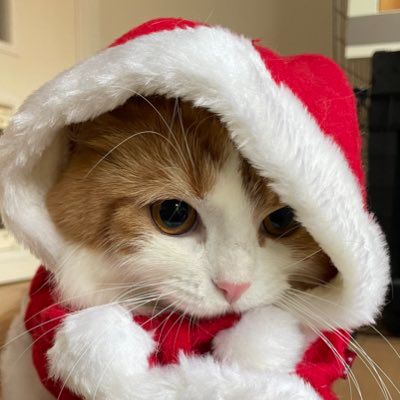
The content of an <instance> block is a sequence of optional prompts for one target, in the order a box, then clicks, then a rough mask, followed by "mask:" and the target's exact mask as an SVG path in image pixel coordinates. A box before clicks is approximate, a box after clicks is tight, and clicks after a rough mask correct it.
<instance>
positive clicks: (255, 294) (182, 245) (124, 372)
mask: <svg viewBox="0 0 400 400" xmlns="http://www.w3.org/2000/svg"><path fill="white" fill-rule="evenodd" d="M65 135H66V138H67V140H69V141H70V146H69V149H70V153H69V155H68V159H67V161H66V163H65V166H64V169H63V172H62V173H61V174H60V176H59V178H58V180H57V182H56V184H55V185H54V186H53V188H52V189H51V190H50V191H49V193H48V195H47V201H46V203H47V208H48V211H49V213H50V216H51V218H52V220H53V222H54V224H55V225H56V227H57V229H58V231H59V232H60V234H61V235H62V236H63V238H64V239H65V240H66V242H67V243H68V246H69V250H68V251H66V252H65V256H64V258H63V259H62V262H60V263H59V265H58V266H57V268H56V269H55V270H54V276H55V280H56V285H57V289H58V293H59V298H60V301H61V302H63V304H66V305H70V306H73V307H74V308H75V309H78V310H80V311H78V312H75V313H73V314H71V315H70V316H68V317H67V318H66V320H65V322H64V323H63V325H62V328H61V329H60V330H59V331H58V333H57V335H56V341H55V344H54V346H53V348H52V349H51V350H50V351H49V353H48V358H49V365H50V374H51V376H53V377H54V378H60V379H61V380H62V381H63V382H64V383H65V386H66V387H68V388H69V389H70V390H71V391H73V392H75V393H77V394H79V395H80V396H82V398H85V399H94V398H96V399H110V400H111V399H112V400H117V399H118V400H123V399H152V400H154V399H163V400H166V399H171V400H172V399H279V400H282V399H307V400H311V399H317V398H318V396H317V394H316V393H315V392H314V390H313V389H312V388H311V387H310V386H309V385H308V384H306V383H305V382H303V381H302V380H301V379H300V378H298V377H296V375H294V374H293V375H290V374H291V373H292V372H294V369H295V366H296V364H297V363H298V362H299V361H300V359H301V357H302V355H303V352H304V349H305V348H306V346H307V344H308V343H309V339H310V337H309V336H310V334H309V333H307V330H306V329H304V326H301V324H300V322H299V321H298V320H297V318H296V317H295V316H293V315H291V314H290V313H289V312H288V311H287V309H288V304H290V302H291V301H294V300H295V298H296V297H295V296H296V293H297V292H298V291H302V290H305V289H306V288H309V287H315V286H318V285H323V284H324V283H325V282H327V281H328V280H329V279H330V278H331V277H332V276H333V275H334V274H335V270H334V269H333V268H332V267H331V264H330V261H329V258H328V257H327V256H326V255H325V254H324V252H322V250H321V249H320V248H319V246H318V245H317V243H316V242H315V241H314V240H313V239H312V237H311V236H310V235H309V234H308V232H307V231H306V230H305V229H304V228H303V227H302V226H300V225H299V224H298V223H297V222H296V221H295V217H294V216H293V214H291V210H290V209H288V207H286V206H285V204H282V203H281V201H280V199H279V198H278V196H277V195H276V194H275V193H274V191H273V190H272V189H270V188H269V187H268V185H266V183H267V182H266V180H265V178H261V177H260V176H259V175H258V174H257V171H256V170H255V169H254V168H253V167H252V166H250V164H249V163H248V162H247V161H246V160H245V159H244V158H243V157H242V156H241V155H240V154H239V152H238V150H237V149H236V148H235V146H234V145H233V144H232V142H231V141H230V139H229V135H228V133H227V131H226V128H225V127H224V125H223V124H222V123H221V122H220V121H219V119H218V118H217V117H216V116H215V115H213V114H211V113H210V112H208V111H206V110H204V109H201V108H194V107H192V106H191V105H190V104H189V103H185V102H182V101H180V100H178V99H169V100H167V99H165V98H163V97H150V98H142V97H133V98H131V99H130V100H128V102H127V103H126V104H125V105H123V106H121V107H119V108H117V109H116V110H114V111H112V112H110V113H106V114H104V115H102V116H100V117H98V118H96V119H94V120H93V121H89V122H85V123H81V124H76V125H71V126H69V128H68V129H67V130H66V132H65ZM173 199H175V200H179V202H182V203H176V204H178V205H179V204H184V205H185V207H186V208H185V209H184V210H183V212H184V213H183V214H184V215H183V216H181V217H180V218H181V219H180V220H179V218H178V219H177V220H176V221H175V224H174V225H173V226H172V225H171V226H170V225H165V221H164V220H163V218H162V217H163V214H162V211H160V208H162V207H164V208H165V207H166V208H165V209H164V214H165V212H166V213H167V214H168V207H169V206H168V203H164V202H165V201H170V200H173ZM163 204H164V205H163ZM165 204H167V205H166V206H165ZM282 210H283V211H282ZM185 213H186V214H185ZM282 213H283V214H282ZM164 216H165V215H164ZM167 222H168V221H167ZM162 310H165V311H168V312H170V311H177V312H180V313H186V314H187V315H189V316H191V317H193V318H196V317H211V316H218V315H221V314H224V313H226V312H240V313H243V317H242V319H241V320H240V322H238V323H237V325H235V326H234V327H233V328H231V329H228V330H225V331H223V332H221V333H220V334H218V335H217V337H216V338H215V340H214V350H213V354H212V355H210V356H207V357H204V358H197V359H196V358H190V357H184V356H183V355H182V357H181V360H180V363H179V365H174V366H169V367H157V368H152V369H151V370H149V369H148V362H147V359H148V357H149V355H150V354H151V353H152V352H153V351H154V346H155V344H154V342H153V340H152V337H151V335H150V334H149V333H147V332H146V331H144V330H143V329H142V328H141V327H140V326H139V325H135V323H134V322H133V321H132V318H131V316H130V315H131V313H151V312H153V313H154V312H155V311H157V312H161V311H162ZM23 314H24V307H23V308H22V310H21V315H20V316H19V317H17V319H16V320H15V321H14V323H13V326H12V328H11V330H10V333H9V341H10V344H9V345H8V346H7V348H6V351H5V354H4V355H3V360H2V361H3V362H2V363H3V371H2V375H3V396H4V397H3V398H4V400H39V399H40V400H46V399H51V398H52V396H50V395H49V394H48V393H47V392H46V391H45V389H44V388H42V386H41V384H40V382H39V381H38V379H37V377H36V375H35V374H36V371H35V369H34V367H33V365H32V362H31V359H30V351H29V347H30V346H31V344H32V343H31V339H30V337H29V335H28V334H27V332H26V331H25V328H24V326H23V322H22V321H23ZM132 332H133V333H132ZM98 348H101V349H102V351H101V352H99V351H97V349H98Z"/></svg>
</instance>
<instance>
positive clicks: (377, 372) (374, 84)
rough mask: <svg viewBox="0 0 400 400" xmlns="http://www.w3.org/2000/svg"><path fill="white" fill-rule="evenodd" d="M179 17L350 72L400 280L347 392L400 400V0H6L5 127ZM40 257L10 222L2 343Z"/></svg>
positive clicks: (0, 30)
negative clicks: (92, 66)
mask: <svg viewBox="0 0 400 400" xmlns="http://www.w3.org/2000/svg"><path fill="white" fill-rule="evenodd" d="M172 16H174V17H184V18H188V19H195V20H199V21H203V22H208V23H209V24H220V25H224V26H227V27H229V28H231V29H232V30H234V31H236V32H239V33H242V34H244V35H246V36H249V37H252V38H258V39H260V40H261V41H262V43H263V45H265V46H267V47H269V48H272V49H274V50H276V51H278V52H280V53H281V54H295V53H321V54H324V55H326V56H328V57H331V58H333V59H334V60H335V61H336V62H338V63H339V64H340V65H341V67H342V68H343V69H344V70H345V72H346V74H347V76H348V78H349V80H350V82H351V84H352V85H353V87H354V92H355V94H356V96H357V104H358V111H359V121H360V127H361V131H362V134H363V136H364V149H363V151H364V162H365V165H366V167H367V171H368V175H367V179H368V187H369V201H370V205H371V208H372V209H373V211H374V212H375V213H376V215H377V218H378V219H379V221H380V222H381V224H382V226H383V229H384V231H385V234H386V235H387V237H388V241H389V246H390V250H391V255H392V276H393V286H392V290H391V293H390V295H389V297H388V305H387V307H386V308H385V312H384V316H383V319H382V321H381V322H380V323H379V325H378V326H377V328H366V329H364V330H362V331H361V332H359V333H358V335H357V336H356V337H355V340H357V343H358V344H359V345H360V346H361V347H362V348H363V349H364V351H365V352H366V354H367V355H364V357H359V358H358V361H357V362H356V364H355V367H354V377H351V378H352V379H349V380H348V381H346V382H342V383H340V384H339V385H338V387H337V392H338V393H339V395H340V398H342V399H351V398H353V399H367V400H375V399H400V391H399V389H398V387H400V356H399V352H400V340H399V339H396V336H400V207H397V205H400V156H399V154H400V144H399V139H398V138H399V135H400V0H246V1H243V0H201V1H194V0H168V1H166V0H112V1H111V0H0V134H1V130H2V129H4V127H5V126H6V125H7V121H8V119H9V117H10V115H11V114H12V113H13V111H14V110H15V109H16V108H17V107H18V106H19V105H20V104H21V102H22V101H23V99H24V98H25V97H26V96H27V95H28V94H29V93H31V92H32V91H33V90H35V89H36V88H37V87H38V86H40V85H41V84H42V83H44V82H45V81H47V80H49V79H50V78H52V77H53V76H54V75H56V74H57V73H58V72H60V71H62V70H64V69H65V68H68V67H70V66H72V65H73V64H75V63H76V62H78V61H79V60H82V59H84V58H85V57H87V56H90V55H91V54H93V53H94V52H96V51H98V50H100V49H102V48H104V47H106V46H107V45H108V44H110V43H111V42H112V41H113V39H114V38H116V37H117V36H119V35H121V34H122V33H124V32H125V31H127V30H129V29H130V28H132V27H133V26H135V25H137V24H140V23H142V22H144V21H146V20H148V19H151V18H155V17H172ZM37 265H38V261H37V260H35V259H33V257H32V256H30V255H29V253H27V252H26V251H24V250H23V249H20V248H19V247H18V246H17V245H16V243H15V242H14V240H13V239H12V238H11V237H10V236H9V235H8V234H7V232H6V231H5V230H4V229H1V221H0V341H1V339H2V337H3V335H4V331H5V330H6V328H7V325H8V321H9V320H10V318H11V317H12V315H13V314H14V313H15V310H16V309H17V307H18V303H19V301H20V297H21V294H22V293H23V292H24V291H25V290H26V287H27V283H26V281H27V280H28V279H29V278H30V277H31V276H32V274H33V273H34V271H35V269H36V267H37ZM382 335H384V337H383V336H382ZM386 337H387V338H388V339H386ZM0 343H1V342H0ZM368 357H371V358H372V359H373V360H374V361H375V362H376V364H372V363H371V362H370V360H368ZM354 380H356V381H357V382H358V384H359V386H360V390H358V389H357V382H355V383H354V382H353V383H352V382H351V381H354ZM385 387H387V389H385ZM396 387H397V388H396ZM359 392H361V394H360V393H359Z"/></svg>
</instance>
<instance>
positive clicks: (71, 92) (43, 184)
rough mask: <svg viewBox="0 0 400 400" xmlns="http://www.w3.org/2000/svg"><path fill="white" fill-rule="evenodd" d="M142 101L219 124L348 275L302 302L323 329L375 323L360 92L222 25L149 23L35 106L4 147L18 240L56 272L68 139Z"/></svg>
mask: <svg viewBox="0 0 400 400" xmlns="http://www.w3.org/2000/svg"><path fill="white" fill-rule="evenodd" d="M135 94H140V95H144V96H148V95H153V94H158V95H163V96H167V97H180V98H182V99H184V100H186V101H190V102H192V103H193V104H194V106H198V107H205V108H207V109H208V110H210V111H211V112H213V113H215V114H217V115H219V116H220V118H221V121H222V122H223V123H225V124H226V126H227V128H228V130H229V132H230V135H231V138H232V140H233V141H234V143H235V144H236V145H237V147H238V149H239V150H240V152H241V153H242V154H243V156H244V157H246V158H247V159H248V160H249V161H250V162H251V163H252V164H253V166H254V167H255V168H257V169H258V170H259V172H260V174H261V175H263V176H265V177H267V178H268V179H269V181H270V182H272V183H271V186H272V188H273V189H274V190H275V191H276V192H277V193H278V195H279V196H280V198H281V199H282V201H283V202H284V203H286V204H288V205H290V206H291V207H292V208H293V209H294V210H295V212H296V217H297V219H298V220H299V222H301V223H302V224H303V225H304V226H305V227H306V228H307V230H308V231H309V232H310V234H311V235H312V236H313V237H314V238H315V239H316V240H317V242H318V243H319V245H320V246H321V247H322V249H323V251H324V252H325V253H326V254H328V256H329V257H330V258H331V260H332V262H333V264H334V265H335V267H336V268H337V270H338V275H337V276H336V278H335V279H334V280H333V281H332V282H330V285H329V286H326V287H319V288H316V289H312V290H311V292H310V293H309V294H307V295H304V296H306V297H305V298H304V299H305V301H309V299H310V297H309V296H310V295H312V296H313V297H312V298H313V308H314V310H315V313H316V314H317V313H318V314H317V315H319V317H320V328H329V329H332V328H336V327H341V328H345V329H352V328H356V327H358V326H360V325H362V324H367V323H371V322H373V321H374V318H375V316H376V315H377V313H378V311H379V309H380V308H381V306H382V304H383V301H384V296H385V292H386V287H387V285H388V282H389V261H388V255H387V251H386V244H385V240H384V238H383V236H382V233H381V230H380V228H379V226H378V225H377V224H376V222H375V221H374V218H373V216H372V215H371V214H370V213H369V212H368V210H367V208H366V202H365V186H364V179H363V172H362V167H361V159H360V148H361V142H360V134H359V131H358V126H357V118H356V110H355V102H354V97H353V94H352V89H351V87H350V86H349V85H348V83H347V81H346V79H345V77H344V75H343V73H342V71H341V70H340V69H339V68H338V67H337V66H336V65H335V64H334V63H333V62H332V61H330V60H328V59H326V58H324V57H322V56H317V55H299V56H291V57H281V56H279V55H277V54H275V53H273V52H272V51H270V50H268V49H266V48H263V47H261V46H260V45H259V44H258V43H257V42H253V41H251V40H249V39H247V38H245V37H243V36H239V35H236V34H234V33H232V32H231V31H229V30H227V29H224V28H221V27H219V26H213V27H211V26H206V25H202V24H198V23H195V22H190V21H185V20H182V19H159V20H154V21H150V22H147V23H145V24H144V25H142V26H140V27H138V28H135V29H133V30H131V31H130V32H128V33H127V34H126V35H124V36H122V37H121V38H120V39H118V40H117V41H116V42H115V43H114V44H113V45H112V46H111V47H110V48H108V49H105V50H103V51H101V52H99V53H97V54H96V55H94V56H93V57H91V58H89V59H87V60H86V61H83V62H82V63H80V64H78V65H76V66H74V67H73V68H71V69H69V70H67V71H65V72H63V73H62V74H60V75H59V76H57V77H56V78H54V79H53V80H51V81H50V82H48V83H47V84H45V85H44V86H43V87H41V88H40V89H39V90H37V91H36V92H35V93H33V94H32V95H31V96H30V97H29V98H28V99H27V100H26V101H25V103H24V104H23V105H22V107H21V108H20V110H19V111H18V112H17V114H16V115H15V116H14V118H13V119H12V120H11V123H10V125H9V127H8V128H7V130H6V132H5V134H4V136H3V137H2V138H1V141H0V200H1V212H2V215H3V219H4V222H5V224H6V226H7V228H8V229H9V230H11V231H12V232H13V233H14V235H15V236H16V237H17V239H18V240H19V241H20V242H22V243H23V244H24V245H25V246H27V247H28V248H29V249H31V251H32V252H33V253H34V254H35V255H36V256H37V257H39V258H40V259H41V260H42V261H43V262H44V263H45V265H46V266H48V268H50V269H51V268H55V267H56V266H57V265H58V263H59V260H60V255H61V254H62V253H63V252H64V250H65V246H66V243H65V241H64V239H63V238H62V237H61V236H60V234H59V233H58V232H57V230H56V228H55V226H54V224H53V223H52V221H51V219H50V217H49V214H48V211H47V209H46V206H45V196H46V193H47V191H48V190H49V188H50V187H51V186H52V185H53V184H54V182H55V180H56V179H57V175H58V173H59V171H60V169H61V168H62V166H63V161H64V154H65V153H66V151H67V145H66V143H65V139H64V135H61V132H62V130H63V128H64V127H65V126H66V125H68V124H71V123H77V122H82V121H85V120H88V119H91V118H95V117H97V116H98V115H100V114H102V113H105V112H107V111H109V110H112V109H114V108H115V107H117V106H119V105H121V104H123V103H124V102H125V101H126V100H127V99H128V98H129V97H131V96H133V95H135ZM317 318H318V317H317Z"/></svg>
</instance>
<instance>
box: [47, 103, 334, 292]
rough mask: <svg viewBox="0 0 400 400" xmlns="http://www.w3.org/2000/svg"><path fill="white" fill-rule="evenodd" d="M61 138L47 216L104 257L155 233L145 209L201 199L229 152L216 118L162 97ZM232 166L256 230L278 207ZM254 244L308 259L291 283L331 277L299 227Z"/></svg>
mask: <svg viewBox="0 0 400 400" xmlns="http://www.w3.org/2000/svg"><path fill="white" fill-rule="evenodd" d="M69 139H70V141H71V151H70V154H69V160H68V162H67V166H66V168H65V170H64V171H63V172H62V174H61V175H60V178H59V180H58V182H57V183H56V185H55V186H54V187H53V188H52V189H51V190H50V192H49V194H48V196H47V207H48V210H49V212H50V215H51V218H52V219H53V221H54V223H55V224H56V226H57V228H58V229H59V230H60V232H61V233H62V235H63V236H65V237H66V238H67V239H68V240H69V241H71V242H74V243H78V244H84V245H85V246H88V247H91V248H94V249H104V250H105V251H106V250H107V249H108V248H109V247H110V246H112V247H113V249H117V251H120V252H122V253H125V254H129V252H131V251H133V247H134V243H135V240H137V242H138V243H139V241H140V238H142V237H143V236H144V235H146V234H147V233H148V232H153V231H155V230H156V227H155V226H154V224H153V222H152V219H151V217H150V213H149V205H150V204H152V203H153V202H155V201H157V200H162V199H168V198H179V199H183V200H185V201H187V202H188V203H192V202H193V201H199V200H201V199H203V198H204V197H205V196H207V194H208V193H209V192H210V191H211V190H212V189H213V187H214V185H215V184H216V181H217V177H218V174H219V171H220V170H221V168H222V167H223V165H224V164H225V162H226V160H227V159H228V157H229V156H230V155H231V154H232V153H233V152H237V150H235V149H234V147H233V145H232V142H231V141H230V139H229V136H228V132H227V130H226V128H225V127H224V125H223V124H222V123H221V122H220V120H219V119H218V117H217V116H215V115H213V114H211V113H209V112H208V111H207V110H205V109H202V108H194V107H192V106H191V104H189V103H186V102H183V101H180V100H177V99H165V98H162V97H150V98H148V99H144V98H141V97H134V98H131V99H130V100H129V101H128V102H127V103H126V104H124V105H123V106H121V107H119V108H117V109H115V110H114V111H112V112H109V113H107V114H104V115H102V116H100V117H98V118H96V119H95V120H93V121H88V122H84V123H80V124H77V125H73V126H70V128H69ZM239 157H240V156H239ZM239 165H240V167H239V168H238V169H239V170H238V174H240V175H241V179H242V186H243V190H244V191H245V192H246V193H247V196H248V198H249V201H250V202H251V205H252V210H253V214H254V215H253V217H254V221H255V223H256V224H259V223H260V221H262V219H263V218H264V217H265V216H266V215H268V214H269V213H271V212H272V211H274V210H276V209H278V208H280V207H282V206H283V205H282V204H281V202H280V200H279V198H278V196H277V195H276V194H275V193H274V192H273V191H272V190H271V189H270V188H269V187H268V185H267V184H266V183H267V182H266V180H265V179H264V178H262V177H260V176H259V175H258V174H257V171H256V170H255V169H254V168H253V167H252V166H251V165H249V163H248V162H247V161H246V160H245V159H243V158H242V157H240V163H239ZM237 212H238V213H240V212H241V210H237ZM177 240H179V239H177ZM258 240H259V246H265V245H266V242H267V241H268V240H277V241H279V242H281V243H283V244H285V245H287V246H288V247H290V249H291V251H292V253H293V255H294V257H295V259H296V260H300V264H301V260H302V259H305V258H307V257H309V256H310V255H312V254H314V255H313V256H312V262H309V260H308V262H307V263H304V265H303V268H297V269H296V271H295V272H294V273H293V277H292V285H295V286H297V287H304V286H309V285H315V284H317V283H318V282H320V280H321V281H323V280H326V279H327V277H328V276H329V275H330V273H331V268H330V263H329V260H328V258H327V256H326V255H325V254H324V253H323V252H322V251H320V249H319V247H318V244H317V243H316V242H315V241H314V240H313V238H312V237H311V236H310V235H309V234H308V232H307V231H306V230H305V229H303V228H300V229H297V230H296V231H295V232H293V234H291V235H288V236H286V237H282V238H278V239H271V238H268V237H266V236H265V234H263V233H262V232H261V231H259V232H258ZM296 274H297V277H296Z"/></svg>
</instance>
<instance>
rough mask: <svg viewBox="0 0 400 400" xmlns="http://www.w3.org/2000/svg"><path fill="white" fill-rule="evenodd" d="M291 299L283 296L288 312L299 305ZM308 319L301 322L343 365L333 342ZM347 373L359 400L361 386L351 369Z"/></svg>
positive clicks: (342, 360) (343, 361) (343, 362)
mask: <svg viewBox="0 0 400 400" xmlns="http://www.w3.org/2000/svg"><path fill="white" fill-rule="evenodd" d="M291 300H292V299H288V298H285V302H283V306H284V309H287V310H288V311H289V312H290V311H292V310H293V308H298V307H299V306H298V305H297V304H296V303H293V302H292V301H291ZM301 312H303V313H304V310H301ZM310 320H311V321H312V320H313V319H312V316H310V318H306V319H303V322H304V323H305V325H306V326H307V327H308V328H309V329H310V330H311V331H312V332H314V334H316V335H317V336H318V337H320V338H321V339H322V340H323V341H324V343H325V344H326V345H327V346H328V348H329V349H330V350H331V351H332V353H333V354H334V356H335V357H336V358H337V359H338V360H339V362H341V363H342V364H343V365H346V362H345V360H344V359H343V357H342V356H341V355H340V354H339V353H338V351H337V350H336V349H335V347H334V346H333V344H332V343H331V342H330V341H329V339H327V338H326V336H325V335H323V333H322V332H320V331H319V330H317V329H316V328H315V327H314V326H313V324H312V322H310ZM348 374H349V379H350V380H351V381H352V382H353V384H354V386H355V388H356V390H357V393H358V395H359V396H360V398H361V400H363V399H364V397H363V395H362V392H361V388H360V386H359V383H358V381H357V378H356V377H355V375H354V374H353V372H352V371H351V370H349V371H348ZM349 387H351V386H350V385H349Z"/></svg>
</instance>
